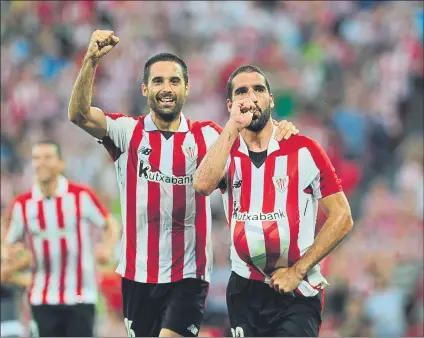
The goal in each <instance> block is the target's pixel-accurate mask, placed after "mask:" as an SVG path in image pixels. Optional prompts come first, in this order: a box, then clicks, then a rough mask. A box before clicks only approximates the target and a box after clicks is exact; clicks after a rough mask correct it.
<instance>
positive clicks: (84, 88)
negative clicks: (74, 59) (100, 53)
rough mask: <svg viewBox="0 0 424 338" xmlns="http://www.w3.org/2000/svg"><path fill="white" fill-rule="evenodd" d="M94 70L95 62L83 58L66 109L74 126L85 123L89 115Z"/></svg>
mask: <svg viewBox="0 0 424 338" xmlns="http://www.w3.org/2000/svg"><path fill="white" fill-rule="evenodd" d="M96 68H97V63H96V62H95V61H93V60H92V59H89V58H85V59H84V61H83V63H82V66H81V70H80V72H79V74H78V77H77V80H76V81H75V84H74V87H73V89H72V94H71V100H70V102H69V108H68V118H69V120H70V121H72V122H74V123H76V124H80V123H84V122H86V121H87V119H88V114H90V107H91V96H92V91H93V83H94V77H95V73H96Z"/></svg>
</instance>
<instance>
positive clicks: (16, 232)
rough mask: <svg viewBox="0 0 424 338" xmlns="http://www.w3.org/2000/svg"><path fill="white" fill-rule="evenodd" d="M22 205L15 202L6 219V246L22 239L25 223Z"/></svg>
mask: <svg viewBox="0 0 424 338" xmlns="http://www.w3.org/2000/svg"><path fill="white" fill-rule="evenodd" d="M23 207H24V206H23V204H22V202H21V201H19V200H15V201H14V202H13V204H12V206H11V208H10V211H9V214H8V216H7V217H8V219H7V220H6V222H7V224H6V229H7V230H6V235H5V241H6V243H8V244H12V243H15V242H18V241H20V240H22V239H23V237H24V233H25V221H24V216H23V211H24V210H23Z"/></svg>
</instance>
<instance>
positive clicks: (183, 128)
mask: <svg viewBox="0 0 424 338" xmlns="http://www.w3.org/2000/svg"><path fill="white" fill-rule="evenodd" d="M144 130H145V131H155V130H158V127H156V124H155V123H154V122H153V119H152V113H149V114H147V116H146V118H145V119H144ZM187 131H188V123H187V120H186V118H185V116H184V114H183V113H181V122H180V126H179V127H178V130H177V132H180V133H185V132H187Z"/></svg>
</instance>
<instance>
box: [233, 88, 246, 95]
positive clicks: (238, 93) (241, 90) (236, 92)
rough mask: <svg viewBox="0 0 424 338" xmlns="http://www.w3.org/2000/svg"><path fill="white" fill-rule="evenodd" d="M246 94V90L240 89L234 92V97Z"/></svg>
mask: <svg viewBox="0 0 424 338" xmlns="http://www.w3.org/2000/svg"><path fill="white" fill-rule="evenodd" d="M246 93H247V89H246V88H240V89H237V90H236V91H235V94H236V95H241V94H246Z"/></svg>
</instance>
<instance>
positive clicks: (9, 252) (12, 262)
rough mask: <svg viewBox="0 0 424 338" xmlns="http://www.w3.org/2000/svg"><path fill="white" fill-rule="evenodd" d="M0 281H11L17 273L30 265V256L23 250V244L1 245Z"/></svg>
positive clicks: (26, 250)
mask: <svg viewBox="0 0 424 338" xmlns="http://www.w3.org/2000/svg"><path fill="white" fill-rule="evenodd" d="M2 245H3V246H4V248H2V256H3V257H2V264H1V279H2V281H5V280H6V281H9V282H10V281H11V280H12V279H14V278H15V276H16V275H17V273H18V272H19V271H20V270H22V269H25V268H27V267H29V266H30V265H31V264H32V255H31V252H30V251H29V250H28V249H25V247H24V245H23V243H15V244H5V243H3V244H2Z"/></svg>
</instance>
